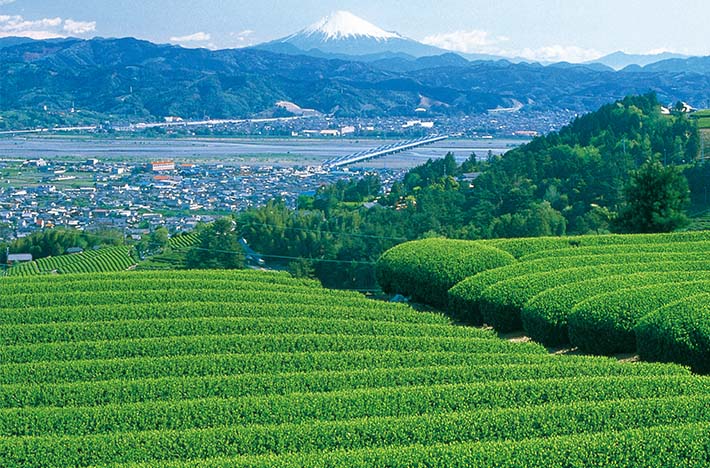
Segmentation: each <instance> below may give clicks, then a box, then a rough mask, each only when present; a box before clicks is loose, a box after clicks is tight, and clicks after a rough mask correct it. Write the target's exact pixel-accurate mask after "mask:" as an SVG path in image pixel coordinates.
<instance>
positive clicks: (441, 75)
mask: <svg viewBox="0 0 710 468" xmlns="http://www.w3.org/2000/svg"><path fill="white" fill-rule="evenodd" d="M321 29H323V31H320V32H319V33H318V34H321V36H320V37H321V39H324V40H328V37H329V36H328V35H327V33H325V32H326V31H327V27H326V26H324V27H323V28H321ZM324 33H325V35H323V34H324ZM314 34H316V33H315V32H314ZM388 34H389V33H388ZM392 34H395V33H392ZM341 36H344V37H345V39H347V37H346V35H341ZM352 37H353V35H352V34H351V35H350V39H352ZM380 39H381V41H383V42H384V41H385V39H395V37H394V36H393V37H387V38H385V37H382V38H380ZM330 40H339V39H338V37H337V34H335V35H334V34H331V36H330ZM374 40H375V41H376V40H377V39H374ZM289 45H291V44H289ZM294 47H295V46H294ZM333 50H335V49H333ZM371 52H375V51H374V50H371ZM375 55H376V54H375ZM708 89H710V58H690V59H685V60H679V59H671V60H665V61H662V62H658V63H656V64H652V65H648V66H646V67H644V68H639V69H629V67H627V69H625V70H623V71H620V72H614V71H612V70H611V69H609V68H606V67H605V66H603V65H598V64H592V65H574V64H556V65H553V66H542V65H540V64H529V63H519V64H514V63H511V62H509V61H504V60H498V61H474V62H470V61H468V60H466V59H464V58H462V57H460V56H458V55H456V54H452V53H446V54H442V55H436V56H428V57H419V58H415V57H413V56H409V55H407V54H404V53H402V52H390V53H384V52H382V53H380V54H379V57H378V58H373V60H370V61H369V62H363V61H357V60H353V59H348V60H344V59H333V58H325V57H314V56H308V55H304V54H301V55H297V56H294V55H285V54H281V53H274V52H270V51H266V50H259V49H235V50H218V51H210V50H206V49H185V48H181V47H178V46H173V45H158V44H153V43H150V42H147V41H141V40H136V39H132V38H124V39H101V38H96V39H91V40H80V39H63V40H50V41H32V40H23V39H12V38H6V39H2V40H0V117H2V118H1V119H0V127H2V126H4V127H5V128H7V127H8V126H11V125H12V115H11V114H12V111H17V110H22V111H27V112H35V113H38V114H40V115H41V114H42V113H43V112H45V111H44V109H45V107H46V109H47V110H49V111H67V110H68V109H71V108H72V107H75V108H77V109H80V110H81V111H92V112H96V113H101V114H104V115H109V114H110V115H114V116H119V117H125V118H127V119H128V118H130V119H133V120H146V119H162V118H163V117H165V116H180V117H182V118H200V119H201V118H204V117H205V116H209V117H212V118H233V117H250V116H270V115H275V114H276V115H280V114H282V113H283V112H286V111H285V110H284V108H283V107H279V106H276V103H277V102H281V101H285V102H290V103H295V104H296V105H298V106H300V107H302V108H308V109H316V110H317V111H320V112H322V113H324V114H332V115H339V116H387V115H402V116H406V115H413V114H414V110H415V109H416V108H421V107H423V108H425V109H427V110H428V113H429V114H430V115H441V114H446V115H457V114H471V113H479V112H486V111H487V110H490V109H509V108H510V109H517V110H519V111H520V112H526V111H529V110H533V111H549V110H552V109H567V110H571V111H574V112H580V113H582V112H587V111H590V110H594V109H596V108H598V107H599V106H601V105H602V104H604V103H607V102H610V101H614V100H616V99H618V98H621V97H623V96H625V95H628V94H640V93H645V92H648V91H655V92H656V93H657V94H658V96H659V99H660V101H661V102H665V103H671V102H676V101H678V100H683V101H686V102H688V103H690V104H691V105H693V106H694V107H710V93H708V91H707V90H708ZM519 104H522V107H520V105H519ZM3 119H4V120H3Z"/></svg>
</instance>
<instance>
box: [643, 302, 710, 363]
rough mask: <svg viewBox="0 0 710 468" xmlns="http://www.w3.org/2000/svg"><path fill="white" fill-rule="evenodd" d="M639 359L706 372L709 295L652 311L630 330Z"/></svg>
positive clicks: (709, 343) (709, 341)
mask: <svg viewBox="0 0 710 468" xmlns="http://www.w3.org/2000/svg"><path fill="white" fill-rule="evenodd" d="M634 331H635V332H636V341H637V345H638V351H639V354H640V355H641V358H642V359H645V360H649V361H661V362H678V363H681V364H685V365H687V366H690V367H691V368H692V369H693V370H694V371H696V372H699V373H703V374H708V373H710V294H700V295H697V296H692V297H688V298H685V299H683V300H681V301H680V302H677V303H675V304H671V305H668V306H666V307H664V308H662V309H659V310H656V311H655V312H652V313H650V314H648V315H647V316H645V317H644V318H642V319H641V320H640V321H639V323H638V324H637V325H636V328H635V329H634Z"/></svg>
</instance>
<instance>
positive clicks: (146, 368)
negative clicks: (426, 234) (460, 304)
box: [0, 241, 710, 468]
mask: <svg viewBox="0 0 710 468" xmlns="http://www.w3.org/2000/svg"><path fill="white" fill-rule="evenodd" d="M701 242H702V241H701ZM459 246H461V244H458V243H457V244H456V247H455V248H453V250H451V252H455V250H456V248H458V247H459ZM490 250H493V247H487V248H486V249H485V252H484V254H485V255H484V256H483V257H482V258H484V259H485V260H484V261H483V262H484V263H483V265H485V266H486V267H488V268H493V267H495V266H498V264H499V263H506V264H509V265H510V266H505V267H502V268H499V269H500V270H504V269H508V270H509V269H510V268H511V267H512V266H514V265H518V264H519V262H518V261H517V260H516V259H515V255H517V256H519V255H518V254H517V253H516V254H515V255H513V254H511V255H509V254H505V253H500V254H499V253H494V254H491V251H490ZM440 252H441V253H442V254H445V253H449V250H448V249H441V250H440ZM600 255H607V254H600ZM629 255H635V254H629ZM638 255H641V254H638ZM665 255H668V256H669V258H675V257H672V256H673V255H676V253H668V254H665ZM678 255H686V254H685V253H678ZM607 256H608V255H607ZM466 258H468V259H470V260H474V258H473V257H466ZM668 262H669V263H673V261H672V260H668ZM676 263H685V265H686V267H687V268H691V265H692V262H690V261H686V262H681V261H678V262H676ZM520 264H522V263H520ZM639 264H642V262H639ZM476 270H478V271H481V269H478V268H474V271H476ZM508 270H506V271H508ZM696 270H697V271H698V272H699V271H702V270H700V269H699V268H696ZM696 270H693V271H696ZM470 271H471V270H469V269H467V268H462V269H461V270H460V272H459V270H456V274H461V275H465V274H470ZM490 271H495V270H490ZM668 271H680V270H668ZM688 271H690V270H688ZM479 274H485V273H479ZM653 274H665V273H653ZM669 274H671V273H669ZM689 274H695V273H689ZM454 276H456V275H452V276H451V277H446V279H445V281H444V280H442V282H441V283H436V284H444V283H447V282H450V281H453V279H455V278H454ZM474 277H475V276H474ZM0 296H1V297H2V301H1V302H0V466H2V467H3V468H15V467H28V468H29V467H37V468H39V467H42V468H51V467H112V468H148V467H151V468H156V467H157V468H162V467H164V468H167V467H175V468H178V467H180V468H183V467H195V468H196V467H205V468H206V467H225V468H227V467H229V468H234V467H363V468H364V467H411V466H421V467H425V466H426V467H429V466H430V467H443V466H446V467H469V466H497V467H580V468H581V467H587V466H615V467H637V466H686V467H687V466H690V467H703V466H708V464H710V411H708V408H709V407H710V378H707V377H703V376H699V375H695V374H692V373H691V372H690V371H689V370H688V369H687V368H684V367H681V366H677V365H673V364H652V363H633V364H629V363H621V362H618V361H616V360H614V359H609V358H605V357H587V356H560V355H552V354H550V353H548V352H547V350H546V349H545V348H544V347H542V346H540V345H538V344H532V343H513V342H509V341H505V340H502V339H500V338H498V337H497V336H496V334H495V333H494V332H493V331H490V330H484V329H478V328H472V327H461V326H456V325H454V324H452V322H451V320H450V319H449V318H447V317H446V316H444V315H441V314H437V313H430V312H421V311H417V310H414V309H412V308H410V307H409V306H405V305H397V304H391V303H386V302H378V301H373V300H370V299H367V298H365V297H363V296H361V295H359V294H357V293H353V292H343V291H340V292H336V291H329V290H325V289H323V288H321V287H320V286H319V285H318V284H316V283H314V282H312V281H308V280H300V279H294V278H291V277H290V276H288V275H285V274H278V273H271V272H256V271H200V272H193V271H160V272H120V273H94V274H90V275H87V274H68V275H44V276H34V277H24V278H13V277H6V278H0ZM698 304H701V305H702V304H706V302H703V301H702V300H699V302H698ZM674 307H675V308H671V309H669V310H666V309H660V312H655V313H661V317H660V318H653V317H654V316H653V314H652V315H650V316H648V317H646V318H645V319H643V320H646V321H647V322H648V323H647V325H646V328H649V327H652V328H653V330H658V331H659V333H662V331H663V330H666V329H668V330H681V329H683V328H684V327H685V328H693V327H695V324H696V322H698V321H702V314H701V315H699V316H698V317H695V316H693V317H690V318H686V316H685V315H684V314H683V311H684V310H686V309H691V310H693V311H695V310H700V309H699V308H697V307H695V303H694V302H692V301H684V302H682V304H681V305H678V306H674ZM702 310H706V309H702ZM643 320H642V323H646V322H643ZM656 322H659V323H662V324H663V326H658V327H656V326H655V325H653V324H655V323H656ZM659 333H655V332H654V333H652V335H653V336H652V337H651V338H649V339H654V340H658V339H661V335H659ZM662 336H665V335H662Z"/></svg>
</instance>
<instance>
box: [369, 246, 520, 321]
mask: <svg viewBox="0 0 710 468" xmlns="http://www.w3.org/2000/svg"><path fill="white" fill-rule="evenodd" d="M513 262H515V259H514V258H513V257H512V256H511V255H510V254H509V253H506V252H504V251H502V250H498V249H496V248H493V247H487V246H483V245H481V244H480V243H478V242H471V241H456V240H448V239H425V240H420V241H414V242H407V243H404V244H400V245H398V246H397V247H394V248H393V249H390V250H388V251H387V252H385V253H384V255H382V257H381V258H380V259H379V261H378V262H377V279H378V281H379V283H380V286H381V287H382V290H383V291H385V292H387V293H399V294H403V295H406V296H411V297H412V299H414V300H415V301H417V302H423V303H425V304H430V305H434V306H437V307H445V306H446V304H447V299H448V296H447V294H448V290H449V288H451V287H452V286H453V285H455V284H456V283H458V282H459V281H461V280H463V279H464V278H467V277H469V276H472V275H475V274H476V273H479V272H481V271H486V270H490V269H493V268H498V267H501V266H504V265H509V264H511V263H513Z"/></svg>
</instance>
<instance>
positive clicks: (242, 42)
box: [229, 29, 256, 47]
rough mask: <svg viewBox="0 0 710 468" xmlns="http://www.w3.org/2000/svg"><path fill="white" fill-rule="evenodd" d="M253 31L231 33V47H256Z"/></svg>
mask: <svg viewBox="0 0 710 468" xmlns="http://www.w3.org/2000/svg"><path fill="white" fill-rule="evenodd" d="M255 32H256V31H253V30H251V29H245V30H244V31H239V32H231V33H229V37H230V39H231V41H230V44H229V45H230V47H249V46H252V45H254V33H255Z"/></svg>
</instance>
